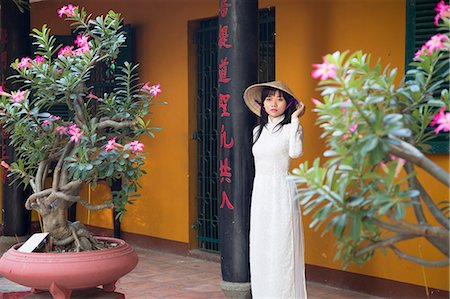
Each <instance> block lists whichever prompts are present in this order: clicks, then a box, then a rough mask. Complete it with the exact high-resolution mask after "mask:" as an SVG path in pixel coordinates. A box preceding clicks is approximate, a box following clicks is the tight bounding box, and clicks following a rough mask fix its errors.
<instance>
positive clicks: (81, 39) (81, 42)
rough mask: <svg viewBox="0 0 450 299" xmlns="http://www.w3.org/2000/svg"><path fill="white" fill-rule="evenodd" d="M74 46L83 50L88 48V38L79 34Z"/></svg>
mask: <svg viewBox="0 0 450 299" xmlns="http://www.w3.org/2000/svg"><path fill="white" fill-rule="evenodd" d="M75 44H77V46H78V47H80V48H83V47H86V46H88V47H89V36H87V35H82V34H79V35H78V36H77V38H76V39H75Z"/></svg>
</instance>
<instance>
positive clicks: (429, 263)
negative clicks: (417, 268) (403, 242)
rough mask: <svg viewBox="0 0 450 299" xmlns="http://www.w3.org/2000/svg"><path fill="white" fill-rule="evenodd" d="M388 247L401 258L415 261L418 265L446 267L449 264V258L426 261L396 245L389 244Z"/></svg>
mask: <svg viewBox="0 0 450 299" xmlns="http://www.w3.org/2000/svg"><path fill="white" fill-rule="evenodd" d="M389 248H390V249H392V251H394V252H395V254H397V255H398V256H399V257H401V258H402V259H405V260H408V261H411V262H414V263H417V264H419V265H423V266H426V267H446V266H448V265H449V259H445V260H440V261H427V260H424V259H421V258H418V257H415V256H412V255H409V254H407V253H404V252H402V251H401V250H399V249H398V248H397V247H395V246H394V245H390V246H389Z"/></svg>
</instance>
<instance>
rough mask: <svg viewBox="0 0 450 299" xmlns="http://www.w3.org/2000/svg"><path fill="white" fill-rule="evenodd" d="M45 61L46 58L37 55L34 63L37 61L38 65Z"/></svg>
mask: <svg viewBox="0 0 450 299" xmlns="http://www.w3.org/2000/svg"><path fill="white" fill-rule="evenodd" d="M44 60H45V58H44V57H43V56H39V55H36V58H35V59H34V61H36V63H37V64H41V63H43V62H44Z"/></svg>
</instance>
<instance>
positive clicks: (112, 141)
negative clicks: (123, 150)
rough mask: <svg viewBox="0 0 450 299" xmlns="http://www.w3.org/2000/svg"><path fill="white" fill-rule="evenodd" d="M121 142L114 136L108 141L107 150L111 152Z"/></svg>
mask: <svg viewBox="0 0 450 299" xmlns="http://www.w3.org/2000/svg"><path fill="white" fill-rule="evenodd" d="M118 145H119V144H118V143H116V138H112V139H110V140H109V141H108V143H107V144H106V145H105V152H109V151H111V150H116V149H117V146H118Z"/></svg>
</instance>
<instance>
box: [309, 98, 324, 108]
mask: <svg viewBox="0 0 450 299" xmlns="http://www.w3.org/2000/svg"><path fill="white" fill-rule="evenodd" d="M311 101H312V102H313V104H314V105H316V106H317V105H320V104H322V102H321V101H319V100H317V99H315V98H312V99H311Z"/></svg>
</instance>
